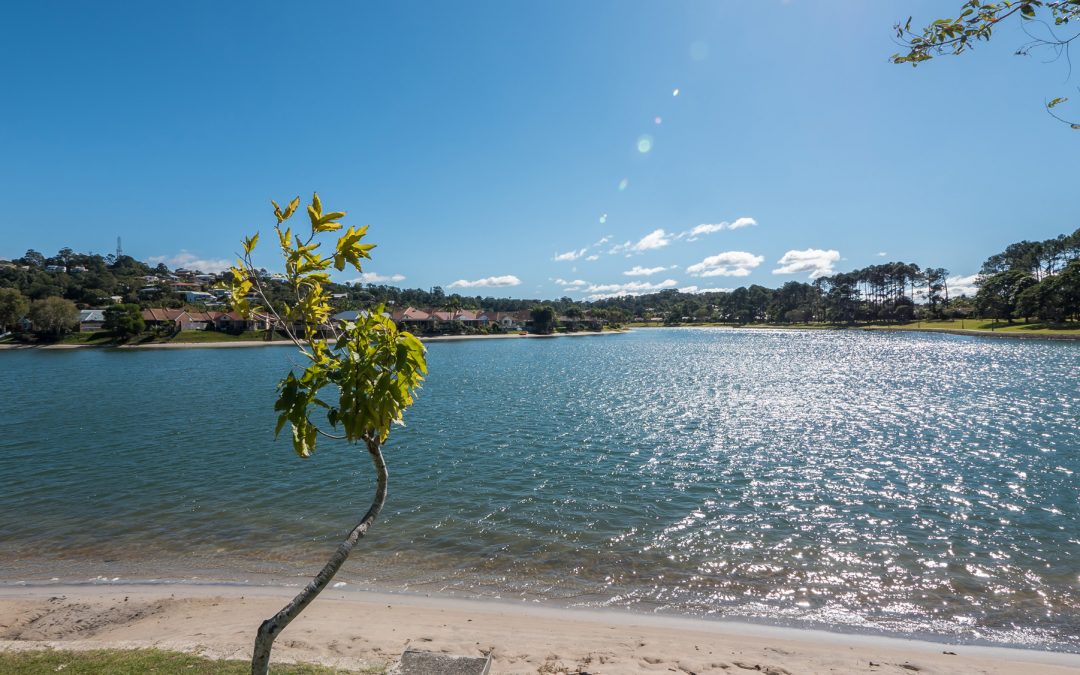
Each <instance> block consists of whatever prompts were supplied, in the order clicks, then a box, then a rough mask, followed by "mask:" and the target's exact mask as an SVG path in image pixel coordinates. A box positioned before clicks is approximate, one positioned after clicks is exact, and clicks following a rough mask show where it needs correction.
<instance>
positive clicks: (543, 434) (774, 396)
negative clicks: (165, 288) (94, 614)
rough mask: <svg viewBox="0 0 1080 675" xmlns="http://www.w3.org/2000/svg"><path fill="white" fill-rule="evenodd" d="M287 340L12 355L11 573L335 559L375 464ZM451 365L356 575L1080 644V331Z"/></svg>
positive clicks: (617, 348)
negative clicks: (321, 438) (321, 415)
mask: <svg viewBox="0 0 1080 675" xmlns="http://www.w3.org/2000/svg"><path fill="white" fill-rule="evenodd" d="M287 351H288V350H276V349H266V350H190V351H188V350H177V351H175V352H149V353H148V352H141V353H131V352H128V353H117V352H102V351H80V352H65V353H41V352H36V353H24V352H19V353H10V352H9V353H0V359H3V360H4V362H5V363H6V365H7V374H8V377H6V378H5V379H4V380H3V382H2V383H0V400H3V401H4V407H5V414H4V416H3V419H2V420H0V476H2V477H3V479H4V484H5V485H6V489H5V490H4V491H3V493H2V494H0V539H2V540H3V541H4V547H3V548H2V550H0V563H3V566H4V569H5V570H11V572H8V573H7V574H6V575H5V580H6V581H11V580H14V579H49V578H52V577H55V576H61V577H63V578H92V577H95V576H98V575H104V576H106V577H108V578H112V577H114V576H121V577H122V578H125V579H128V578H135V577H138V578H151V577H152V578H190V577H192V576H199V577H200V578H223V579H241V580H243V579H265V580H273V579H278V580H280V579H287V578H290V577H291V576H292V575H295V574H297V573H298V572H301V571H303V572H304V573H307V572H308V571H309V570H306V569H298V568H297V563H303V564H305V565H309V566H313V565H315V564H317V563H318V562H319V561H320V560H321V559H322V558H323V557H324V556H325V555H326V554H327V552H328V551H329V550H330V549H331V548H332V546H333V545H334V543H335V542H336V539H337V538H338V537H339V536H340V533H341V532H342V531H343V529H344V528H346V527H347V526H348V525H349V519H350V518H351V517H353V516H355V515H358V514H359V513H361V512H362V510H363V508H365V507H366V500H367V499H368V496H369V494H370V489H371V488H370V472H369V471H368V467H367V466H365V464H364V458H363V456H362V455H361V454H360V453H357V452H354V451H352V450H346V449H342V448H335V447H331V446H327V447H324V448H321V449H320V451H319V452H318V453H317V455H316V456H315V457H314V458H313V459H312V460H310V461H306V462H305V461H301V460H298V459H296V458H295V457H293V456H292V454H291V450H290V449H289V447H288V444H287V443H285V442H284V441H282V442H279V443H276V444H275V443H272V442H271V437H270V434H269V432H268V430H269V429H271V428H272V419H273V418H272V410H271V409H270V404H271V399H272V396H273V386H274V381H275V379H276V377H277V376H278V375H279V373H280V371H281V368H282V367H283V366H284V365H285V364H286V363H288V359H289V357H288V356H287V355H286V352H287ZM430 361H431V366H432V377H431V379H430V381H429V382H428V384H427V386H426V387H425V389H424V390H423V393H422V397H421V399H420V401H419V403H418V404H417V406H416V407H415V408H414V409H413V410H412V411H410V414H409V415H408V418H407V421H408V427H406V428H404V429H400V430H398V431H396V432H395V434H394V436H393V439H392V441H391V443H390V445H389V447H388V460H389V462H390V467H391V496H390V503H389V506H388V510H387V511H386V512H384V513H385V514H386V516H385V518H384V519H383V521H382V522H381V523H379V525H378V526H377V528H376V530H374V531H373V536H372V538H371V539H370V541H369V542H367V543H366V544H365V545H366V547H367V548H366V550H365V551H364V552H363V553H362V554H361V556H360V557H359V558H358V560H357V561H351V562H350V565H349V567H348V568H347V570H346V571H345V572H344V573H343V577H342V578H343V580H345V581H347V582H348V583H349V585H350V586H355V585H359V586H362V587H364V586H369V587H377V588H399V589H402V588H407V589H411V590H418V591H425V592H444V593H456V594H464V595H487V596H497V597H503V598H525V599H540V600H545V601H553V602H558V603H562V604H584V605H593V606H617V607H624V608H631V609H639V610H645V611H662V612H669V613H684V614H698V615H707V616H722V617H740V618H749V619H763V620H770V621H778V622H787V623H804V622H809V623H814V624H818V625H830V626H844V627H847V628H849V629H866V630H873V631H899V632H903V633H907V634H915V635H923V636H949V637H951V638H953V639H981V640H986V641H993V642H1009V643H1018V644H1026V645H1032V646H1043V647H1050V648H1057V649H1069V650H1080V638H1077V635H1080V577H1078V575H1080V567H1078V566H1077V563H1076V562H1075V561H1076V560H1078V559H1080V535H1078V534H1077V533H1078V532H1080V528H1078V527H1077V526H1078V521H1080V507H1078V498H1080V479H1078V478H1077V475H1076V471H1077V470H1078V466H1080V457H1078V454H1080V431H1078V424H1077V421H1078V419H1077V412H1076V411H1077V393H1076V392H1077V382H1076V373H1077V372H1080V344H1071V343H1070V344H1059V343H1043V342H1029V341H1023V342H1020V341H1006V340H984V339H974V338H963V337H955V336H938V335H909V334H904V335H885V334H867V333H855V332H820V331H768V330H763V331H758V330H753V331H732V330H722V329H715V330H710V329H696V330H692V329H687V330H663V331H637V332H634V333H632V334H628V335H621V336H608V337H602V338H575V339H560V340H543V341H541V340H527V341H516V340H510V341H480V342H462V343H446V344H435V345H432V346H431V349H430ZM59 383H62V385H59ZM280 503H285V504H288V505H289V507H288V508H287V509H283V508H281V507H280V506H279V504H280ZM61 542H63V546H60V543H61ZM13 575H14V576H13Z"/></svg>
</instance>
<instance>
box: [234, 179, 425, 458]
mask: <svg viewBox="0 0 1080 675" xmlns="http://www.w3.org/2000/svg"><path fill="white" fill-rule="evenodd" d="M271 203H272V204H273V207H274V216H275V217H276V218H277V224H276V225H275V226H274V229H275V231H276V232H277V235H278V243H279V245H280V248H281V255H282V259H283V261H284V266H285V274H284V275H283V276H282V277H281V278H279V279H273V280H266V279H264V278H262V277H261V276H260V275H259V273H258V272H257V271H256V269H255V267H254V264H253V263H252V259H251V256H252V252H253V251H254V250H255V247H256V246H257V245H258V241H259V235H258V234H255V235H253V236H251V237H248V238H246V239H244V241H243V249H244V253H243V258H241V259H240V260H238V261H237V265H236V266H235V267H233V268H232V270H231V272H232V279H231V283H230V286H229V288H230V293H231V296H232V303H233V307H234V308H235V309H237V310H238V311H242V312H245V313H247V314H249V315H250V314H252V313H254V312H257V311H263V312H267V313H268V317H267V318H268V319H269V320H270V321H271V322H272V323H273V325H274V327H275V328H278V329H281V330H284V331H285V332H286V333H287V334H288V335H289V336H290V337H291V338H293V340H294V341H295V342H296V343H297V346H298V347H299V348H300V351H301V353H302V354H303V355H304V357H305V359H306V361H307V364H306V366H305V367H304V368H303V370H302V371H301V372H299V373H295V372H292V371H290V372H289V374H288V375H286V376H285V378H284V379H282V380H281V382H280V383H279V384H278V399H277V402H276V403H275V404H274V409H275V410H276V411H277V413H278V419H277V427H276V429H275V433H276V434H280V433H281V431H282V430H283V429H284V428H285V425H286V424H288V425H289V426H290V428H291V430H292V442H293V448H294V449H295V450H296V452H297V454H299V455H300V456H301V457H308V456H310V455H311V453H312V452H313V451H314V450H315V446H316V443H317V440H318V438H319V436H320V435H323V436H329V437H333V438H344V439H346V440H348V441H350V442H355V441H369V442H371V441H373V442H377V443H382V442H384V441H385V440H386V438H387V436H388V435H389V434H390V429H391V427H392V425H394V424H400V423H402V418H403V413H404V411H405V409H406V408H408V407H409V406H410V405H412V403H413V400H414V397H415V392H416V390H417V389H419V387H420V385H421V383H422V382H423V379H424V376H425V375H426V373H427V362H426V358H425V350H424V346H423V344H421V342H420V341H419V340H418V339H417V338H416V337H415V336H413V335H412V334H411V333H408V332H406V331H399V330H398V329H397V326H396V325H395V324H394V322H393V321H392V320H391V319H390V317H389V316H387V315H386V314H385V309H384V307H383V306H381V305H380V306H378V307H375V308H373V309H371V310H369V311H367V312H364V313H362V314H360V315H359V316H358V317H357V319H356V320H355V321H350V322H346V323H344V325H341V326H334V325H331V324H330V314H331V312H332V307H331V304H330V301H331V296H330V294H329V292H327V291H326V289H325V287H326V285H327V284H329V283H330V277H329V274H328V272H327V270H328V269H329V268H330V266H331V265H333V266H334V267H335V268H336V269H338V270H344V269H345V267H346V266H351V267H352V268H354V269H355V270H356V271H357V272H360V271H362V266H361V265H362V263H361V261H362V260H369V259H371V253H370V252H371V250H372V249H373V248H374V247H375V245H374V244H366V243H363V239H364V237H365V236H366V234H367V231H368V226H367V225H364V226H362V227H359V228H357V227H353V226H350V227H349V228H348V229H347V230H345V231H344V232H343V233H342V234H341V235H340V236H339V237H338V238H337V242H336V244H335V246H334V248H333V252H332V253H327V254H325V255H324V254H323V253H322V252H321V251H320V248H321V246H322V242H321V241H319V236H320V235H323V234H326V233H329V232H337V231H339V230H341V229H342V227H343V225H342V224H341V222H340V221H341V220H342V219H343V218H344V217H345V213H344V212H342V211H330V212H324V211H323V206H322V201H321V200H320V199H319V195H318V194H315V195H314V196H313V197H312V200H311V204H310V205H309V206H308V207H307V213H308V217H309V219H310V221H311V225H310V230H309V232H308V233H307V237H306V238H303V237H301V236H300V235H298V234H294V233H293V232H292V229H291V228H290V227H288V226H287V225H286V223H287V221H288V220H289V219H290V218H291V217H292V216H293V214H294V213H295V212H296V210H297V209H298V207H299V204H300V200H299V198H296V199H293V200H292V201H291V202H289V204H288V205H287V206H286V207H285V208H284V209H282V208H281V207H280V206H278V204H277V202H271ZM266 283H285V284H286V285H287V286H288V287H289V289H290V292H291V297H292V302H290V303H289V304H287V305H286V306H285V307H284V309H283V310H282V311H281V312H278V311H276V310H275V309H273V307H272V306H271V305H270V303H269V302H266V301H265V297H266V293H265V290H264V284H266ZM253 296H254V298H256V299H261V300H262V301H263V304H264V305H265V306H266V309H262V307H261V306H259V305H256V304H253V301H252V297H253ZM335 395H336V400H335ZM317 414H318V416H320V417H322V416H324V417H325V421H322V419H319V420H318V421H317V420H316V415H317ZM326 427H328V428H330V429H333V430H335V431H341V432H343V434H341V435H339V434H335V433H330V432H328V431H326Z"/></svg>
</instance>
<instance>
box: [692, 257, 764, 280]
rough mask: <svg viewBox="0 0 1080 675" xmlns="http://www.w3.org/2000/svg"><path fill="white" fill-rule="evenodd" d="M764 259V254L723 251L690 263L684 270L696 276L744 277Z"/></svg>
mask: <svg viewBox="0 0 1080 675" xmlns="http://www.w3.org/2000/svg"><path fill="white" fill-rule="evenodd" d="M764 261H765V257H764V256H760V255H754V254H753V253H747V252H746V251H725V252H723V253H717V254H716V255H711V256H709V257H708V258H705V259H704V260H702V261H701V262H699V263H695V264H693V265H690V266H689V267H687V268H686V272H687V273H688V274H692V275H694V276H696V277H745V276H748V275H749V274H750V270H752V269H754V268H755V267H757V266H758V265H760V264H761V263H762V262H764Z"/></svg>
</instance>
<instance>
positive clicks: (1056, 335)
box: [0, 324, 1080, 350]
mask: <svg viewBox="0 0 1080 675" xmlns="http://www.w3.org/2000/svg"><path fill="white" fill-rule="evenodd" d="M636 328H648V329H653V330H655V329H663V328H723V329H727V330H763V329H764V330H768V329H774V330H838V331H840V330H858V331H868V332H888V333H912V332H914V333H945V334H948V335H964V336H968V337H991V338H1005V339H1019V340H1066V341H1069V340H1080V332H1064V331H1063V332H1052V331H1047V330H1038V331H1031V332H1021V331H1018V330H985V329H962V328H951V327H949V328H945V327H942V328H938V327H934V326H911V325H902V326H882V325H872V326H851V327H843V326H806V325H804V326H799V325H780V324H777V325H770V324H761V325H744V326H730V325H708V326H700V325H680V326H634V327H632V328H624V329H616V330H605V331H579V332H575V333H551V334H536V333H527V334H525V335H521V334H519V333H497V334H491V335H434V336H428V337H421V338H420V340H421V341H422V342H458V341H463V340H506V339H509V340H514V339H523V338H525V339H536V338H539V339H550V338H559V337H585V336H598V335H620V334H623V333H628V332H630V331H631V330H633V329H636ZM282 346H285V347H291V346H294V345H293V343H292V342H291V341H289V340H271V341H267V340H222V341H204V342H151V343H144V344H134V345H131V344H112V343H106V344H85V343H83V344H66V343H53V344H44V345H36V344H21V343H10V342H8V343H0V350H8V349H23V350H25V349H46V350H54V349H198V348H215V349H216V348H229V347H282Z"/></svg>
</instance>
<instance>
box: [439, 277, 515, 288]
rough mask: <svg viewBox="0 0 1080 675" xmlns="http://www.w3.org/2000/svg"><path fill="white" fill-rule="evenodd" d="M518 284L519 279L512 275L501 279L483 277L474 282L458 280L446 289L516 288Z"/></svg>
mask: <svg viewBox="0 0 1080 675" xmlns="http://www.w3.org/2000/svg"><path fill="white" fill-rule="evenodd" d="M519 284H521V279H518V278H517V277H515V276H514V275H513V274H504V275H503V276H501V277H484V278H483V279H476V280H475V281H469V280H468V279H458V280H457V281H455V282H453V283H452V284H450V285H449V286H448V288H499V287H502V286H517V285H519Z"/></svg>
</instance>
